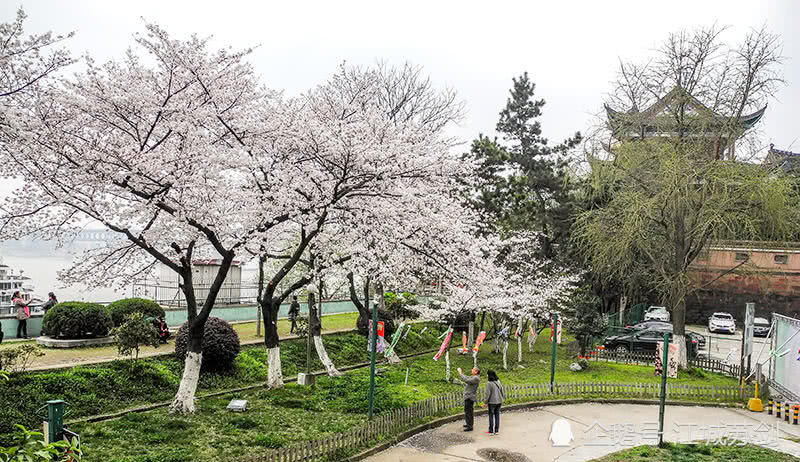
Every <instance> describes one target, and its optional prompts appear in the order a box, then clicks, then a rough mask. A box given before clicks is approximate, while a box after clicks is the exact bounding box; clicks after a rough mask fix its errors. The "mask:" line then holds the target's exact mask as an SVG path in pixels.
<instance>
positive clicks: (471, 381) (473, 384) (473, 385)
mask: <svg viewBox="0 0 800 462" xmlns="http://www.w3.org/2000/svg"><path fill="white" fill-rule="evenodd" d="M458 379H459V380H461V381H462V382H464V421H465V422H466V423H465V424H464V431H465V432H471V431H472V424H473V423H474V421H475V419H474V416H473V411H474V410H475V400H477V399H478V385H480V384H481V370H480V369H478V368H477V367H474V368H472V375H471V376H469V377H467V376H466V375H464V374H463V372H461V368H460V367H459V368H458Z"/></svg>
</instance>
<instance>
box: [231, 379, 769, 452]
mask: <svg viewBox="0 0 800 462" xmlns="http://www.w3.org/2000/svg"><path fill="white" fill-rule="evenodd" d="M503 389H504V391H505V395H506V400H505V402H504V404H506V403H509V404H511V403H527V402H536V401H543V400H553V399H560V398H586V399H590V398H631V399H636V398H639V399H648V400H649V399H652V400H656V399H658V397H659V394H660V393H661V384H660V383H605V382H572V383H556V384H554V386H553V389H552V390H551V389H550V384H549V383H536V384H529V385H503ZM745 391H746V392H747V393H749V394H752V393H753V389H752V387H751V386H747V387H745ZM739 393H740V390H739V387H737V386H719V387H718V386H713V385H686V384H671V383H668V384H667V389H666V394H667V399H672V400H676V399H678V400H689V401H697V400H700V401H704V400H705V401H713V402H730V403H733V402H739V401H740V398H739ZM484 398H485V390H484V389H481V390H479V393H478V401H484ZM463 405H464V397H463V393H462V392H453V393H450V394H448V395H444V396H438V397H434V398H428V399H426V400H424V401H420V402H419V403H416V404H413V405H411V406H408V407H404V408H401V409H397V410H395V411H392V412H390V413H388V414H384V415H382V416H380V417H377V418H376V419H374V420H372V421H371V422H369V423H367V424H366V425H363V426H361V427H359V428H355V429H353V430H351V431H349V432H344V433H338V434H336V435H333V436H329V437H328V438H323V439H319V440H314V441H308V442H304V443H300V444H297V445H294V446H290V447H285V448H279V449H273V450H267V451H266V452H265V453H264V454H261V455H257V456H253V457H251V458H249V459H247V460H248V461H250V462H288V461H313V460H320V459H321V460H343V459H345V458H346V457H347V456H348V455H350V454H352V453H353V452H355V451H357V450H359V449H362V448H365V447H367V446H370V445H374V444H375V443H376V442H378V441H379V440H383V439H387V438H389V437H392V436H393V435H399V434H400V433H401V432H403V431H405V430H407V429H409V428H411V427H412V426H414V425H416V424H419V423H422V421H424V420H425V419H429V418H432V417H443V416H446V415H453V414H456V412H454V411H456V410H457V409H458V410H459V411H458V412H461V411H460V410H461V409H463Z"/></svg>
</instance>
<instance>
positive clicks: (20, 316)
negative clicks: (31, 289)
mask: <svg viewBox="0 0 800 462" xmlns="http://www.w3.org/2000/svg"><path fill="white" fill-rule="evenodd" d="M11 301H12V302H13V303H14V310H15V311H14V313H15V317H16V318H17V338H24V339H27V338H28V318H30V317H31V313H30V311H29V310H28V304H27V303H25V300H24V299H23V298H22V295H20V294H19V291H16V292H14V295H13V296H12V297H11Z"/></svg>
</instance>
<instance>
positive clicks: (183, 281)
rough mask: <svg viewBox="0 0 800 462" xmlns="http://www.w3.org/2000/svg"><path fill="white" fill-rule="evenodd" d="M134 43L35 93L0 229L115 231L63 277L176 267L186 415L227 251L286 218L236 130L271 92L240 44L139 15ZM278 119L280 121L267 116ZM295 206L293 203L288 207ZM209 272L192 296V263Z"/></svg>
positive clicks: (115, 278) (254, 130) (11, 155)
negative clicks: (177, 35) (117, 56)
mask: <svg viewBox="0 0 800 462" xmlns="http://www.w3.org/2000/svg"><path fill="white" fill-rule="evenodd" d="M135 43H136V49H132V50H129V51H128V52H127V53H126V55H125V57H124V58H123V59H122V60H119V61H110V62H108V63H105V64H102V65H100V64H96V63H95V62H94V61H93V60H91V59H87V63H86V70H85V71H84V72H83V73H81V74H79V75H77V76H76V77H74V78H73V79H70V80H63V81H62V82H61V85H60V86H59V87H58V88H54V89H52V90H51V91H50V92H49V93H48V94H47V95H43V97H41V98H32V99H31V100H30V101H29V109H28V111H26V113H25V114H23V117H22V118H21V122H19V124H18V125H19V128H20V130H19V132H18V134H17V136H15V138H14V139H11V140H7V141H6V142H5V144H4V149H3V153H4V155H3V158H2V159H1V160H2V161H3V163H4V164H5V165H10V166H11V171H13V172H14V173H15V175H16V176H17V177H18V178H20V179H23V180H24V186H23V187H21V188H20V189H18V190H17V191H15V192H14V193H13V194H12V196H11V197H9V198H7V200H6V201H4V203H3V204H2V206H1V207H0V214H1V215H2V216H0V235H2V236H3V237H4V238H18V237H22V236H25V235H30V234H36V235H39V236H41V237H44V238H50V239H62V238H64V236H67V235H69V233H71V232H72V231H74V230H75V229H77V228H79V227H81V226H82V225H84V224H85V223H87V221H93V222H97V223H101V224H102V225H103V226H105V227H106V228H108V229H109V230H112V231H114V232H116V233H118V234H119V236H120V239H119V240H117V241H113V242H110V243H109V244H108V245H107V246H106V247H103V248H100V249H95V250H92V251H89V252H87V253H86V254H85V255H83V256H82V257H81V258H80V259H78V260H77V263H76V264H75V265H74V266H73V267H72V268H71V269H70V270H68V271H66V272H65V273H63V274H62V275H61V277H62V279H63V280H65V281H66V282H68V283H69V282H81V283H84V284H86V285H88V286H89V287H92V286H99V285H106V284H108V283H117V284H120V285H125V284H129V283H130V282H132V280H134V279H136V278H138V277H140V276H141V275H143V274H147V273H148V272H149V271H151V270H152V268H153V266H154V265H155V264H156V263H158V264H161V265H163V266H164V267H165V268H167V269H169V270H171V271H173V272H174V273H176V274H177V276H178V280H179V281H180V285H179V287H180V290H181V291H182V292H183V295H184V297H185V299H186V305H187V316H188V324H189V333H190V334H189V335H190V345H189V353H188V355H187V358H186V365H185V369H184V373H183V377H182V379H181V382H180V385H179V389H178V392H177V394H176V397H175V400H174V401H173V403H172V406H171V408H170V409H171V410H172V411H173V412H181V413H182V412H192V411H193V410H194V394H195V390H196V387H197V381H198V378H199V373H200V367H201V364H202V336H203V330H204V326H205V321H206V320H207V319H208V316H209V314H210V312H211V310H212V308H213V306H214V302H215V299H216V296H217V294H218V292H219V289H220V287H221V286H222V283H223V282H224V280H225V277H226V275H227V272H228V269H229V268H230V266H231V264H232V262H233V261H234V258H235V256H236V254H237V252H240V251H241V250H242V249H243V246H244V245H245V244H246V243H247V242H249V240H251V239H252V238H253V237H254V236H260V235H263V234H264V233H267V232H268V231H269V230H270V229H272V228H274V227H277V226H278V225H280V224H281V223H284V222H286V221H288V220H290V219H292V217H293V215H292V212H290V211H287V210H288V209H287V208H285V207H283V205H284V204H283V203H281V202H280V201H275V204H273V205H272V206H271V207H265V206H264V204H263V203H261V202H260V201H259V200H258V197H257V196H256V197H254V195H253V194H252V193H251V188H250V184H249V179H248V177H247V173H248V172H249V167H250V166H251V164H252V156H251V155H250V153H249V152H247V151H246V150H243V149H242V148H241V146H240V145H238V144H237V142H236V141H237V140H242V139H246V138H247V137H249V136H253V135H255V134H259V133H261V132H260V131H259V129H260V130H263V131H269V129H270V128H271V127H272V125H270V124H268V123H265V119H266V118H267V116H268V115H269V111H268V108H269V107H270V106H269V104H268V100H269V99H270V98H272V97H273V96H274V95H273V94H272V93H270V92H267V91H266V90H263V89H262V88H261V87H260V86H259V84H258V81H257V79H256V77H255V75H254V73H253V70H252V68H251V67H250V65H249V64H248V63H247V62H245V57H246V56H247V54H248V53H249V50H242V51H234V50H230V49H221V50H217V51H212V50H211V49H210V45H209V39H203V38H198V37H196V36H192V37H190V38H189V39H188V40H183V41H182V40H176V39H173V38H171V37H170V36H169V35H168V34H167V32H166V31H164V30H163V29H162V28H160V27H158V26H156V25H152V24H147V25H146V32H145V33H144V34H139V35H136V36H135ZM273 125H280V124H273ZM300 212H301V211H300V210H298V213H300ZM199 258H215V259H217V260H218V261H219V269H218V272H217V274H216V276H215V278H214V280H213V283H212V284H211V286H210V287H209V288H208V295H207V296H206V297H205V299H200V298H198V295H197V292H196V290H195V284H194V281H193V277H192V276H193V265H194V262H195V261H196V260H197V259H199Z"/></svg>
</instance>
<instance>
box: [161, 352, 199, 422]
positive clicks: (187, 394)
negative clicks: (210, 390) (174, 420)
mask: <svg viewBox="0 0 800 462" xmlns="http://www.w3.org/2000/svg"><path fill="white" fill-rule="evenodd" d="M202 365H203V353H194V352H191V351H190V352H189V353H188V354H187V355H186V362H185V365H184V369H183V377H181V383H180V385H179V386H178V393H177V394H176V395H175V400H174V401H172V404H171V405H170V406H169V412H170V413H172V414H191V413H193V412H194V409H195V407H194V394H195V392H196V391H197V382H198V381H199V380H200V366H202Z"/></svg>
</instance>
